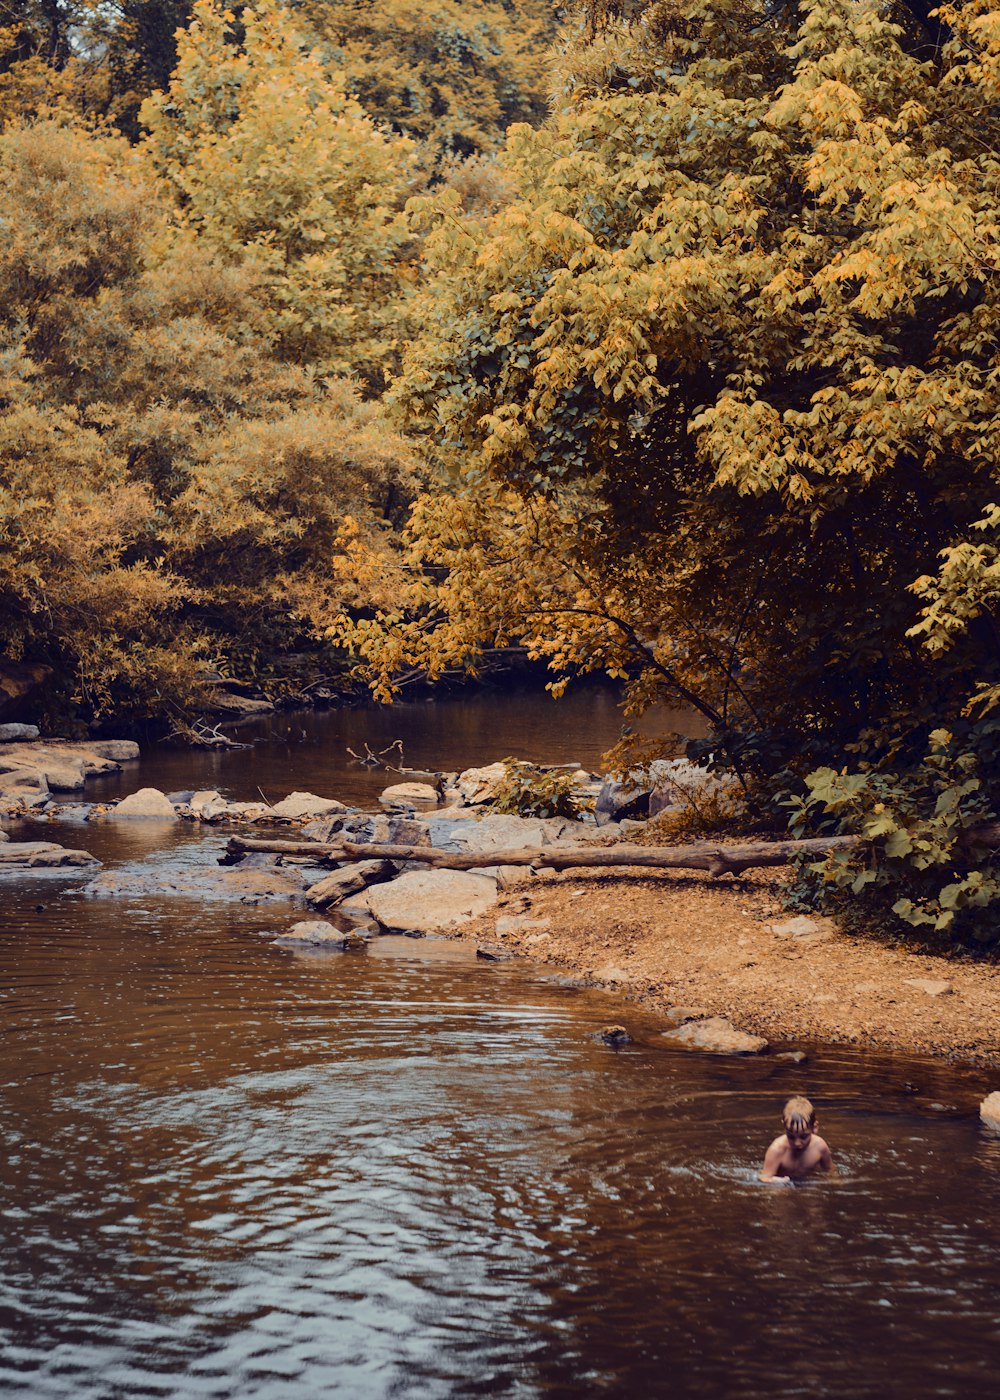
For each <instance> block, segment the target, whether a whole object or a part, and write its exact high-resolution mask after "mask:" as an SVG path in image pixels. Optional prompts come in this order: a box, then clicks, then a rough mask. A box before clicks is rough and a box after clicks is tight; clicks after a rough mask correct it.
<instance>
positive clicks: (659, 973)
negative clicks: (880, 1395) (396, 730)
mask: <svg viewBox="0 0 1000 1400" xmlns="http://www.w3.org/2000/svg"><path fill="white" fill-rule="evenodd" d="M0 737H4V738H5V737H6V736H0ZM134 757H135V752H134V746H128V745H125V744H121V743H115V742H114V741H105V742H104V743H101V744H97V743H70V742H69V741H58V742H42V741H39V740H37V739H36V738H34V737H32V736H22V738H21V741H20V742H17V741H14V740H8V742H0V800H2V802H3V803H4V807H3V812H2V813H0V814H5V815H8V816H12V817H15V818H16V817H19V816H20V817H24V816H32V817H35V816H44V817H46V818H47V819H48V820H50V821H52V822H58V821H59V819H60V818H61V817H69V818H73V819H77V820H79V819H80V818H84V819H87V820H90V821H117V820H125V819H133V820H140V821H141V820H151V819H154V820H160V821H181V820H185V821H188V822H193V823H197V824H204V825H205V826H206V827H209V828H219V827H221V828H223V829H226V828H230V829H232V830H233V831H243V832H246V830H247V828H248V827H251V828H252V829H253V833H252V834H253V835H254V836H257V835H258V833H259V834H260V836H261V837H264V838H265V844H266V840H267V839H270V840H271V842H272V847H273V849H272V850H271V851H270V852H269V853H268V852H266V851H262V852H253V851H251V852H250V853H246V852H245V851H243V850H241V851H239V852H238V853H237V854H235V855H230V856H229V857H227V862H226V865H224V866H221V867H214V868H211V869H205V868H203V869H202V870H201V871H200V872H199V871H194V870H191V869H186V870H185V871H183V872H182V873H178V872H176V871H174V870H172V869H171V867H170V866H169V864H166V865H164V864H163V863H152V864H150V866H149V868H148V869H146V868H145V867H143V868H141V869H139V870H136V869H134V868H131V867H130V868H129V869H128V870H126V871H119V870H114V869H112V870H109V871H106V872H104V873H102V874H100V875H98V876H97V877H96V878H94V879H92V880H91V883H90V884H89V885H88V886H87V887H86V889H87V892H88V893H89V894H91V895H95V896H102V897H114V896H116V895H132V894H135V893H137V892H139V893H156V894H160V895H170V894H177V895H184V896H187V897H195V898H199V897H200V898H205V899H219V898H229V899H240V900H242V901H243V902H245V903H252V904H258V903H261V902H285V903H286V904H287V903H289V902H291V903H293V904H298V905H299V906H300V907H303V906H304V907H306V908H309V909H311V910H313V911H314V915H313V917H312V918H311V919H303V918H301V917H300V918H299V920H298V921H297V923H296V925H295V927H294V930H293V929H291V928H289V929H286V930H284V936H287V937H290V938H291V939H292V941H296V940H301V939H305V940H307V941H313V942H316V943H328V944H329V945H330V946H341V945H343V944H344V940H345V938H347V941H348V944H349V945H350V946H352V947H354V948H359V947H363V946H364V940H365V939H366V938H368V937H372V936H378V934H380V933H383V932H391V933H399V932H405V933H410V934H417V935H420V934H424V935H427V934H430V935H437V936H440V935H446V936H452V937H460V938H463V939H470V940H474V941H475V942H476V944H477V946H478V947H479V948H480V950H481V951H482V952H483V954H484V955H485V956H493V957H506V956H517V957H525V958H530V959H533V960H536V961H538V962H541V963H545V964H547V965H549V966H556V967H559V968H562V969H564V970H565V971H567V972H568V973H570V974H571V975H572V976H574V977H575V978H578V979H579V980H581V981H583V982H586V983H590V984H594V985H600V986H604V987H607V988H610V989H613V990H617V991H619V992H620V993H621V994H622V997H623V1018H624V1019H625V1020H627V1011H626V1009H625V1006H626V1004H627V1002H628V1001H630V1000H631V1001H634V1002H640V1003H642V1004H643V1005H644V1006H645V1007H647V1008H653V1009H655V1010H656V1011H657V1012H660V1013H662V1014H663V1016H664V1018H665V1019H666V1020H667V1021H669V1022H672V1023H687V1024H688V1025H692V1026H697V1025H699V1024H703V1023H706V1022H707V1021H709V1020H710V1019H711V1018H716V1017H724V1018H726V1019H727V1020H729V1021H730V1022H731V1023H732V1024H733V1026H734V1027H736V1028H737V1030H739V1031H741V1032H744V1033H750V1034H751V1035H754V1036H757V1037H761V1038H763V1040H765V1041H766V1042H768V1044H769V1045H770V1047H771V1048H772V1049H773V1050H776V1051H779V1052H780V1051H783V1050H787V1049H789V1048H796V1047H797V1046H799V1044H800V1043H806V1042H809V1041H826V1042H831V1043H837V1044H852V1045H869V1046H872V1047H878V1048H879V1049H883V1050H897V1051H901V1052H906V1053H930V1054H934V1055H940V1056H951V1057H954V1058H956V1059H959V1060H963V1061H968V1062H977V1063H983V1064H1000V967H998V966H997V965H996V964H995V963H986V962H981V961H980V962H971V961H963V960H961V959H957V958H953V959H945V958H932V957H928V956H926V955H923V954H918V953H913V952H908V951H905V950H904V949H903V948H893V947H889V946H887V945H886V944H885V943H883V942H878V941H875V940H874V939H866V938H864V937H859V936H848V935H845V934H843V933H842V932H840V931H839V930H838V929H837V928H836V927H835V926H834V925H833V924H832V923H831V922H830V921H828V920H822V919H815V918H806V917H800V918H797V919H796V918H791V917H790V916H789V915H788V913H787V912H786V910H785V909H784V906H783V903H782V898H781V893H782V886H783V883H784V878H785V876H786V875H787V872H785V871H782V870H780V869H778V870H768V871H760V870H756V871H753V870H751V871H746V872H744V873H743V874H742V875H740V876H738V877H736V878H733V877H731V876H724V877H723V878H721V879H712V878H711V877H708V876H704V875H701V874H692V873H687V872H680V871H671V870H658V871H655V872H651V871H650V870H648V869H639V868H632V867H629V866H621V867H617V868H615V869H614V870H613V871H612V870H610V869H606V868H598V869H585V868H576V867H571V868H570V869H568V870H565V871H562V872H556V871H555V870H554V869H552V868H550V867H548V866H547V865H546V860H545V852H546V851H549V852H552V853H553V854H554V853H555V852H557V851H558V852H563V851H565V850H566V848H567V847H579V846H588V847H590V848H591V849H592V848H593V846H594V845H595V844H597V845H602V844H604V845H610V846H614V845H615V844H617V843H619V842H621V841H622V840H623V838H625V839H629V840H635V838H636V836H637V834H638V833H641V830H642V817H643V815H644V814H645V813H648V812H649V811H650V810H651V809H652V810H657V809H659V810H662V809H663V808H664V807H665V806H669V805H670V803H671V802H673V801H676V800H678V795H679V794H681V795H682V790H683V787H684V784H687V785H690V783H691V781H692V774H691V772H689V771H686V769H685V767H684V765H683V764H681V763H674V764H672V765H669V764H668V765H663V766H662V768H661V770H660V772H659V774H658V778H657V782H656V783H655V784H654V786H653V789H652V791H647V792H645V793H636V792H634V791H628V790H622V789H620V788H618V789H617V790H615V788H614V785H610V786H609V785H607V784H605V785H603V786H602V785H601V783H600V781H599V780H597V779H595V778H594V777H593V776H592V775H590V774H587V773H585V772H582V771H581V772H580V773H579V774H577V775H576V781H577V785H578V790H579V795H580V797H581V800H583V799H584V798H589V799H592V800H593V801H594V802H595V804H596V806H597V808H598V816H599V823H598V821H595V819H594V818H593V817H589V818H588V819H586V820H585V821H576V820H568V819H566V818H549V819H542V818H524V817H518V816H506V815H500V814H496V813H489V812H486V811H485V810H484V809H485V808H486V807H487V806H488V803H489V801H490V798H491V795H492V793H493V792H494V791H495V788H496V784H497V781H498V776H500V775H499V774H498V769H500V768H501V766H500V765H493V766H492V767H491V768H486V769H471V770H467V771H466V772H465V773H462V774H459V775H456V774H450V775H444V774H438V775H430V774H429V775H426V780H424V781H418V782H405V783H399V784H395V785H393V786H391V787H388V788H387V789H386V790H385V791H384V792H383V795H382V804H381V810H380V811H379V812H374V813H373V812H362V811H357V810H352V809H348V808H347V807H346V806H345V805H344V804H343V803H341V802H339V801H338V800H337V799H336V798H334V797H320V796H316V795H314V794H311V793H292V794H290V795H289V796H288V797H286V798H285V799H283V800H282V801H280V802H277V803H274V804H270V803H264V802H262V803H237V802H232V801H229V800H228V799H227V798H226V797H225V796H223V795H222V794H221V793H219V792H217V791H202V792H184V793H170V794H165V793H162V792H158V791H156V790H154V789H144V790H140V791H139V792H137V793H133V794H132V795H130V796H129V797H126V798H124V799H122V800H121V801H120V802H119V803H117V804H102V805H87V804H85V803H81V802H80V801H79V800H78V798H77V793H78V792H79V791H80V789H82V788H83V786H84V784H85V781H86V778H87V777H88V775H89V774H90V773H93V772H103V771H108V770H109V769H111V768H115V767H118V766H120V765H121V764H122V763H126V762H130V761H132V759H133V758H134ZM66 798H69V799H70V800H69V801H68V802H67V801H66ZM289 828H292V830H291V831H290V830H289ZM77 831H79V828H77ZM206 834H207V833H206ZM288 836H294V837H295V839H296V840H297V841H299V842H304V843H305V844H304V846H303V847H302V848H299V847H295V849H294V850H291V851H283V850H282V849H280V847H281V846H282V842H283V840H285V839H287V837H288ZM0 840H2V836H0ZM337 842H348V843H350V844H351V846H352V847H353V848H354V853H353V855H352V856H351V858H349V859H348V858H345V857H344V855H343V854H341V856H340V857H339V858H338V857H337V856H336V854H335V853H331V851H330V850H329V849H326V850H324V849H323V847H324V846H326V847H329V846H330V845H331V844H334V845H335V844H336V843H337ZM18 844H19V845H20V848H21V853H23V857H24V859H23V868H24V869H34V868H38V866H39V865H42V864H51V865H57V866H58V865H73V864H82V863H83V862H84V861H85V860H86V859H87V857H86V855H85V853H83V852H77V851H67V852H65V853H64V854H63V855H60V848H59V847H56V846H51V847H47V848H46V850H44V851H43V850H41V844H43V843H37V842H36V843H34V849H29V846H30V845H31V843H18ZM246 844H248V843H246V842H244V845H246ZM249 844H253V843H249ZM368 846H371V847H374V848H378V847H383V848H385V847H395V848H396V849H397V850H401V849H402V848H404V847H410V848H414V847H415V848H418V849H419V848H430V849H431V850H433V851H437V852H458V853H462V854H463V856H464V857H466V858H467V859H466V864H468V862H469V859H471V857H472V856H473V855H474V856H475V857H476V858H477V859H476V861H475V863H474V864H473V866H472V868H471V869H463V870H444V869H433V868H432V869H428V868H427V866H426V865H424V864H421V863H420V862H419V861H414V860H408V859H406V858H405V857H401V858H396V859H387V858H385V856H384V855H383V854H381V853H380V852H379V851H378V850H377V849H373V850H372V852H371V855H372V857H373V858H372V859H366V858H365V855H366V848H367V847H368ZM516 848H522V849H523V848H532V849H534V850H536V851H537V852H539V855H538V858H536V859H534V861H533V864H532V865H531V866H530V867H525V866H515V865H504V864H499V865H498V864H497V858H500V859H501V860H502V855H503V852H505V851H510V850H511V849H516ZM0 851H3V852H4V857H3V859H2V860H0V866H3V867H6V868H7V869H11V868H16V866H17V861H18V856H19V852H18V850H16V849H15V848H14V844H13V843H10V844H8V845H7V846H6V848H5V847H3V846H0ZM331 919H332V920H333V923H331V922H330V920H331ZM351 930H353V932H351ZM691 1038H692V1039H693V1040H697V1038H698V1036H697V1034H696V1033H695V1032H692V1033H691ZM747 1048H749V1043H748V1045H747ZM757 1048H760V1047H759V1046H758V1047H757Z"/></svg>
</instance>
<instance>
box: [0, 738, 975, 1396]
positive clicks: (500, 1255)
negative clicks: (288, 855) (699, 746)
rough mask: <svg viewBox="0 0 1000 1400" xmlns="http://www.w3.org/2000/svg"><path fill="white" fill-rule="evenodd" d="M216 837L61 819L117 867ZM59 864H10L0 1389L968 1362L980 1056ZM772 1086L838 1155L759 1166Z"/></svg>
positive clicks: (793, 1386) (804, 1390)
mask: <svg viewBox="0 0 1000 1400" xmlns="http://www.w3.org/2000/svg"><path fill="white" fill-rule="evenodd" d="M573 756H574V757H576V755H573ZM309 761H310V757H309V755H308V754H306V755H304V758H303V763H304V764H308V763H309ZM433 766H434V767H444V766H452V765H451V764H450V763H449V762H448V759H447V757H446V756H444V757H442V759H441V761H440V762H437V763H435V764H434V765H433ZM455 766H457V764H456V765H455ZM308 771H309V770H308V768H307V767H305V766H297V761H296V760H295V756H294V755H293V761H292V762H291V764H290V766H289V767H288V768H287V769H286V778H288V779H289V781H287V782H286V783H285V784H284V787H285V789H286V790H287V788H288V787H291V786H296V787H309V786H311V784H310V783H309V782H308V781H307V780H306V779H307V777H308ZM147 773H148V770H146V769H145V768H144V769H143V778H144V779H145V778H146V777H147ZM133 785H135V784H133ZM184 785H185V786H191V785H192V780H191V779H190V778H189V780H188V781H187V782H186V783H185V784H184ZM199 785H200V779H199ZM233 795H236V794H235V793H234V794H233ZM36 830H37V829H36ZM26 834H27V833H26ZM32 834H35V833H32ZM223 839H224V838H223V837H222V836H221V835H218V834H214V835H213V836H212V837H211V838H210V840H209V841H208V842H207V844H206V843H205V842H202V841H201V840H200V838H199V837H198V836H197V835H196V833H195V831H194V830H193V829H192V828H190V827H187V826H181V825H180V824H176V825H175V826H172V827H168V828H162V827H159V825H158V824H156V823H149V824H146V823H143V824H139V823H134V824H130V825H129V826H128V827H127V828H125V827H124V826H116V825H111V824H107V825H104V826H97V825H95V824H87V825H80V826H78V827H74V828H73V844H80V845H85V846H89V847H91V848H92V849H94V850H95V852H97V853H98V854H100V855H101V856H102V858H103V859H105V861H106V862H107V863H108V864H116V863H125V862H136V863H143V862H146V861H156V862H159V863H167V864H170V863H179V864H185V863H192V862H193V863H199V862H210V861H212V860H214V859H215V856H216V854H217V851H218V850H219V849H220V848H221V845H222V841H223ZM83 883H84V877H81V876H80V875H73V874H66V873H61V872H58V873H51V874H47V875H39V876H37V877H35V878H33V879H31V880H23V881H12V880H9V879H8V880H5V881H4V883H3V885H2V888H0V898H2V899H3V920H2V926H0V927H2V932H0V1035H2V1060H0V1082H2V1096H0V1132H2V1136H3V1142H4V1148H5V1151H4V1161H3V1166H2V1168H0V1222H2V1241H0V1394H2V1395H4V1396H6V1395H12V1396H21V1395H26V1396H28V1395H30V1396H42V1397H73V1400H116V1397H126V1396H128V1397H131V1396H142V1397H146V1396H149V1397H159V1396H171V1397H189V1396H192V1397H201V1396H206V1397H236V1396H240V1397H244V1396H253V1397H266V1400H306V1397H315V1396H325V1395H343V1396H346V1397H351V1398H352V1400H353V1397H361V1398H362V1400H363V1398H364V1397H383V1396H385V1397H388V1396H406V1397H409V1396H413V1397H438V1396H441V1397H459V1396H462V1397H464V1396H478V1395H484V1396H485V1395H489V1396H517V1397H521V1396H524V1397H531V1396H545V1397H567V1398H568V1397H578V1396H582V1395H608V1396H630V1397H631V1396H645V1395H649V1396H660V1395H663V1396H670V1397H687V1396H691V1397H695V1396H699V1397H700V1396H706V1397H715V1396H726V1397H739V1398H742V1397H746V1398H747V1400H749V1397H762V1398H763V1397H775V1396H778V1397H797V1396H807V1395H809V1396H815V1395H829V1396H838V1397H840V1396H849V1397H868V1396H871V1397H875V1396H885V1395H892V1396H901V1397H914V1398H915V1400H923V1397H932V1396H972V1395H977V1396H981V1395H984V1394H991V1393H992V1392H993V1389H994V1388H995V1374H996V1364H997V1361H998V1358H1000V1322H998V1303H1000V1223H998V1217H997V1212H996V1208H995V1205H996V1200H997V1190H998V1186H1000V1140H998V1139H991V1138H989V1137H987V1136H986V1135H985V1134H984V1133H983V1131H982V1130H981V1128H980V1127H979V1124H978V1119H977V1115H976V1111H975V1105H976V1103H977V1101H978V1099H979V1098H980V1097H981V1096H982V1093H983V1092H984V1090H985V1088H987V1087H995V1086H994V1085H989V1086H987V1085H984V1084H983V1083H982V1082H981V1079H980V1076H979V1075H978V1073H975V1072H973V1071H964V1070H956V1069H954V1068H951V1067H949V1066H947V1065H942V1064H935V1063H931V1062H923V1061H917V1060H912V1059H898V1060H896V1059H890V1058H886V1057H876V1056H868V1055H865V1054H862V1053H860V1052H856V1053H848V1052H846V1051H843V1050H837V1051H831V1050H826V1049H824V1048H822V1047H809V1048H810V1058H809V1060H808V1062H807V1063H806V1064H805V1065H803V1066H801V1067H796V1066H792V1065H789V1064H787V1063H782V1062H779V1061H776V1060H775V1059H774V1058H771V1057H764V1058H761V1059H749V1060H745V1061H744V1060H728V1059H714V1058H711V1057H706V1056H698V1055H691V1054H688V1053H685V1052H683V1051H676V1050H670V1049H667V1048H666V1047H665V1044H664V1042H663V1041H662V1040H661V1039H660V1031H661V1029H662V1027H661V1026H660V1024H659V1023H658V1022H657V1021H655V1020H653V1019H652V1018H649V1017H647V1016H646V1015H645V1014H644V1013H641V1012H640V1011H637V1010H635V1009H634V1008H631V1007H629V1006H627V1005H623V1004H622V1003H621V1002H619V1001H617V1000H615V999H613V998H611V997H609V996H605V995H603V994H601V993H598V992H595V991H588V990H581V989H578V988H574V987H572V986H568V985H566V984H565V983H564V981H563V980H562V979H560V978H558V977H555V976H551V975H546V974H544V973H543V972H540V971H538V970H532V969H530V968H527V967H524V966H520V965H510V964H501V965H497V964H482V963H477V962H476V961H475V959H474V957H473V956H472V955H471V954H470V952H469V951H468V950H467V949H465V948H463V947H457V946H453V945H449V944H444V943H434V942H430V941H416V940H409V939H386V940H381V941H379V942H377V943H376V944H375V945H374V946H373V948H372V949H371V950H370V951H369V952H368V953H362V954H346V955H338V954H333V953H329V952H295V951H292V950H290V949H289V948H288V947H281V946H276V945H275V944H274V943H273V942H272V939H273V936H274V934H275V932H277V931H279V930H281V929H283V928H285V927H287V925H288V924H289V923H290V922H292V920H293V919H294V918H295V917H296V913H295V911H293V910H292V909H291V908H290V907H286V906H283V905H272V906H263V907H258V908H251V907H245V906H242V905H239V904H227V903H221V902H213V901H205V900H197V901H196V900H167V899H154V898H145V899H131V900H129V899H115V900H97V899H89V898H85V897H83V896H82V895H81V894H80V892H79V891H80V888H81V886H82V884H83ZM38 906H42V908H41V909H39V907H38ZM608 1021H624V1022H626V1023H627V1024H628V1026H629V1028H630V1029H631V1031H632V1033H633V1035H634V1036H635V1038H636V1043H635V1044H634V1045H632V1046H629V1047H627V1048H626V1049H624V1050H620V1051H614V1050H611V1049H609V1048H607V1047H605V1046H604V1045H602V1044H600V1043H597V1042H595V1041H594V1039H593V1038H592V1037H593V1034H594V1032H595V1031H596V1030H597V1029H599V1028H600V1026H601V1025H603V1024H605V1023H607V1022H608ZM796 1092H805V1093H808V1094H810V1095H811V1096H812V1097H814V1098H815V1100H816V1101H817V1102H818V1104H819V1106H820V1115H821V1120H822V1131H823V1133H824V1135H825V1136H827V1138H828V1140H829V1141H830V1142H831V1145H832V1147H833V1149H834V1153H835V1156H836V1158H837V1160H838V1162H839V1164H840V1168H841V1173H842V1176H841V1179H840V1180H839V1181H837V1182H833V1181H826V1180H816V1181H811V1182H808V1183H806V1184H804V1185H802V1186H799V1187H795V1188H789V1187H784V1188H776V1187H766V1186H763V1185H761V1184H760V1183H758V1181H757V1180H756V1172H757V1169H758V1166H759V1162H760V1159H761V1157H762V1155H763V1151H764V1148H765V1146H766V1145H767V1142H768V1141H769V1140H770V1138H771V1137H772V1136H774V1134H775V1132H776V1131H777V1116H778V1113H779V1111H780V1106H781V1103H782V1102H783V1100H784V1099H785V1098H786V1097H787V1096H788V1095H790V1094H792V1093H796Z"/></svg>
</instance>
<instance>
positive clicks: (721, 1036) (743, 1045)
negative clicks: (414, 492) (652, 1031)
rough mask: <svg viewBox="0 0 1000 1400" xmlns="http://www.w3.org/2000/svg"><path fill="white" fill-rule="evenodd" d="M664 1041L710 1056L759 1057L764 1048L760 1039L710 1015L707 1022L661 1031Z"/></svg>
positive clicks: (765, 1047) (765, 1044)
mask: <svg viewBox="0 0 1000 1400" xmlns="http://www.w3.org/2000/svg"><path fill="white" fill-rule="evenodd" d="M663 1038H664V1040H670V1041H672V1042H673V1043H674V1044H675V1045H687V1046H689V1047H690V1049H692V1050H705V1051H707V1052H708V1053H709V1054H710V1055H759V1054H760V1053H761V1051H762V1050H766V1049H767V1041H766V1040H765V1039H764V1037H763V1036H760V1035H748V1034H747V1033H746V1032H745V1031H738V1030H737V1029H736V1027H735V1026H733V1025H732V1024H731V1023H730V1022H729V1021H727V1020H726V1018H725V1017H724V1016H709V1018H708V1020H706V1021H689V1022H688V1023H687V1025H686V1026H680V1027H678V1029H677V1030H675V1031H664V1032H663Z"/></svg>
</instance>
